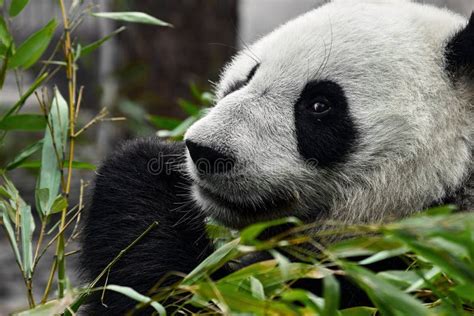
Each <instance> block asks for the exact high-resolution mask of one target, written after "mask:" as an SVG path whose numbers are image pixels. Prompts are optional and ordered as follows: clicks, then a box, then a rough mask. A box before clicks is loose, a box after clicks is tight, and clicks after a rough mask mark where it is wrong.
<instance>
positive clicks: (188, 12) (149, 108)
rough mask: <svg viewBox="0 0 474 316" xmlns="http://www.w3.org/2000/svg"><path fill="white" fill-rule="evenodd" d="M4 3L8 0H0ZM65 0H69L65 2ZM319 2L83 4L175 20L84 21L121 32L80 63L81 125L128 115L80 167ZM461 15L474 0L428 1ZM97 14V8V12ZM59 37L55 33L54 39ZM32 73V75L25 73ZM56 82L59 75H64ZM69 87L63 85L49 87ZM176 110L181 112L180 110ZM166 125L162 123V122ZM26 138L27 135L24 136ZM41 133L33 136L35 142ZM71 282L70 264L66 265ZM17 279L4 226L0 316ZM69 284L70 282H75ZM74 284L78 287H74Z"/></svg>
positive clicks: (93, 144) (83, 153) (152, 129)
mask: <svg viewBox="0 0 474 316" xmlns="http://www.w3.org/2000/svg"><path fill="white" fill-rule="evenodd" d="M7 2H8V1H7ZM67 2H70V1H67ZM324 2H326V1H322V0H320V1H317V0H141V1H133V0H98V1H87V0H86V1H83V4H82V5H83V6H84V7H85V8H87V7H88V6H89V7H90V8H91V9H94V8H95V6H97V7H98V10H99V11H142V12H146V13H148V14H150V15H152V16H155V17H157V18H160V19H162V20H164V21H167V22H169V23H171V24H173V26H174V27H173V28H158V27H155V26H149V25H140V24H127V23H122V22H120V23H117V22H114V21H112V20H108V19H97V18H94V17H91V16H90V15H87V14H86V15H84V17H83V22H82V24H81V25H80V27H79V28H78V29H77V32H76V35H77V36H78V38H80V41H83V42H84V43H89V42H93V41H95V40H98V39H100V38H102V37H104V36H106V35H107V34H110V33H112V32H113V31H114V30H116V29H117V28H118V27H120V26H121V25H125V26H126V28H127V29H126V30H125V31H123V32H121V33H120V34H119V35H118V36H116V37H114V38H112V39H111V40H109V41H108V42H107V43H105V44H104V45H103V46H102V47H101V48H100V49H99V50H97V51H95V52H93V53H92V54H90V55H89V56H86V57H85V58H83V59H81V62H80V64H79V67H80V68H79V72H78V82H79V84H80V85H85V88H84V95H83V100H84V101H83V103H82V106H81V120H83V122H84V123H86V122H88V121H89V120H90V119H91V118H93V117H94V115H96V114H97V113H98V112H99V111H100V109H102V108H103V107H107V108H108V109H109V111H110V112H111V115H112V116H115V117H125V118H126V119H127V120H125V121H118V122H102V123H100V124H97V125H95V126H93V127H92V128H90V129H88V130H87V132H86V133H85V135H84V136H83V137H81V138H80V140H79V144H78V145H79V148H80V149H78V150H77V153H78V155H79V159H80V160H81V161H86V162H90V163H92V164H98V163H99V162H100V160H101V159H102V158H103V157H104V156H105V155H106V154H107V153H108V152H109V151H110V150H111V149H112V148H113V147H114V146H115V145H116V144H117V142H119V141H120V140H123V139H126V138H131V137H136V136H143V135H152V134H154V133H156V131H157V129H159V127H160V124H161V125H163V124H164V123H163V122H161V123H160V122H158V121H157V120H156V119H155V120H154V119H153V118H157V117H158V118H159V117H166V118H176V119H183V118H186V117H187V116H189V113H187V111H186V104H187V102H188V103H189V102H191V101H189V100H195V99H196V94H199V93H201V92H204V91H209V90H211V87H212V83H213V82H216V81H217V80H218V76H219V71H220V69H221V67H222V66H223V65H224V64H225V63H226V62H227V61H229V59H230V58H231V56H232V55H233V54H234V53H235V52H236V51H237V50H238V49H239V48H241V47H243V46H245V45H246V44H248V43H252V42H253V41H254V40H256V39H258V38H259V37H261V36H263V35H265V34H266V33H267V32H269V31H271V30H272V29H273V28H275V27H276V26H278V25H279V24H281V23H283V22H285V21H287V20H289V19H291V18H293V17H295V16H297V15H299V14H301V13H303V12H306V11H308V10H311V9H312V8H315V7H317V6H319V5H321V4H323V3H324ZM420 2H424V3H433V4H435V5H437V6H440V7H448V8H449V9H451V10H454V11H456V12H458V13H460V14H463V15H465V16H468V15H469V14H470V13H471V12H472V11H473V10H474V1H473V0H430V1H429V0H425V1H420ZM95 11H97V10H95ZM51 12H55V14H56V15H57V16H58V19H59V20H60V12H59V8H58V5H57V1H53V0H35V1H30V3H29V5H28V6H27V7H26V9H25V10H24V11H23V12H21V14H20V15H19V16H18V17H16V18H15V23H13V24H12V26H13V29H12V32H13V34H14V35H15V38H16V39H19V40H20V41H21V40H22V39H25V38H27V37H28V36H29V35H30V34H31V33H33V32H34V31H35V30H37V29H38V28H39V27H40V26H42V25H44V24H45V23H47V22H48V20H49V18H50V17H51ZM57 36H59V33H58V35H57ZM35 71H36V72H37V71H38V69H34V68H33V69H32V73H35ZM57 78H62V77H61V76H59V77H57ZM33 79H34V77H33V74H32V75H31V76H29V75H28V73H26V74H25V75H24V76H23V79H22V82H17V80H16V79H15V77H14V76H8V77H7V78H6V82H5V85H4V87H3V89H2V90H1V91H0V112H4V111H5V110H6V109H7V108H8V107H10V106H11V104H12V103H14V102H16V100H17V99H18V86H19V85H20V86H22V87H24V88H27V87H29V86H30V85H31V83H32V81H33ZM49 84H50V85H52V84H56V85H58V86H59V88H60V90H63V91H65V90H66V82H65V81H61V80H59V79H57V80H56V81H53V82H50V83H49ZM180 105H181V106H180ZM24 109H25V111H26V112H28V111H29V112H34V111H36V112H37V111H38V105H37V102H36V99H35V98H29V99H28V101H27V103H26V105H25V108H24ZM164 125H166V124H164ZM28 137H31V136H30V134H29V135H28ZM41 137H42V135H41V134H40V135H38V136H37V138H38V139H40V138H41ZM25 143H26V141H25V134H21V133H18V134H15V137H9V138H8V139H6V144H5V145H4V147H3V148H1V150H0V161H1V162H2V163H3V162H5V161H8V159H10V158H11V157H10V155H9V154H10V153H11V152H17V151H18V149H19V148H22V147H24V145H25ZM35 172H36V171H35V170H32V169H29V168H27V167H25V168H19V169H16V170H15V171H14V172H12V173H11V174H10V177H11V178H12V180H13V182H14V183H15V184H16V186H17V187H18V189H19V190H20V192H21V193H22V196H23V197H24V199H25V200H26V201H27V202H29V203H33V204H34V190H35V187H34V183H35V182H34V181H32V180H31V179H34V178H35V177H36V173H35ZM78 172H79V173H80V176H78V177H76V178H75V179H76V180H75V181H76V182H75V183H74V186H73V190H72V194H73V196H74V195H77V194H78V187H79V181H80V179H82V180H84V181H88V180H89V179H90V178H91V177H92V176H93V172H90V171H78ZM50 264H51V262H48V260H45V261H44V262H43V264H42V266H40V267H39V268H40V269H43V270H44V273H42V272H41V271H40V272H39V273H36V276H37V278H38V280H37V281H35V282H38V283H37V284H38V286H40V287H42V286H44V283H45V282H46V279H47V273H48V269H49V267H50ZM69 268H70V273H69V276H70V277H71V278H72V279H74V267H69ZM21 282H22V281H21V275H20V273H19V272H18V269H17V267H16V265H15V261H14V257H13V255H12V252H11V250H10V246H9V244H8V241H7V239H6V238H5V235H4V232H3V230H2V231H1V232H0V316H2V315H7V314H8V313H9V312H11V311H14V310H17V309H19V308H22V307H25V306H26V305H27V302H26V300H25V295H24V289H23V288H22V287H21V286H20V285H21ZM73 282H74V281H73ZM74 283H75V282H74Z"/></svg>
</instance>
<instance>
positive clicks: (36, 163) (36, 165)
mask: <svg viewBox="0 0 474 316" xmlns="http://www.w3.org/2000/svg"><path fill="white" fill-rule="evenodd" d="M68 167H69V160H63V168H68ZM16 168H23V169H40V168H41V161H40V160H32V161H24V162H22V163H20V164H19V165H18V166H16ZM72 169H77V170H90V171H94V170H96V169H97V167H96V166H95V165H93V164H91V163H88V162H83V161H75V160H74V161H73V162H72Z"/></svg>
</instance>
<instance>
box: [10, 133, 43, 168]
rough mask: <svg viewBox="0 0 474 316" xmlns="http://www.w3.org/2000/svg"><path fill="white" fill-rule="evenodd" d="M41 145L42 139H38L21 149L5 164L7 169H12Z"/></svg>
mask: <svg viewBox="0 0 474 316" xmlns="http://www.w3.org/2000/svg"><path fill="white" fill-rule="evenodd" d="M42 147H43V140H40V141H38V142H36V143H34V144H31V145H30V146H28V147H26V148H25V149H23V150H22V151H21V152H20V153H19V154H18V155H16V157H15V158H13V159H12V160H11V161H10V162H9V163H8V164H7V166H6V169H7V170H13V169H15V168H16V167H18V166H19V165H20V164H21V163H23V162H24V161H25V160H26V159H28V158H29V157H31V156H32V155H33V154H35V153H36V152H38V151H39V150H40V149H41V148H42Z"/></svg>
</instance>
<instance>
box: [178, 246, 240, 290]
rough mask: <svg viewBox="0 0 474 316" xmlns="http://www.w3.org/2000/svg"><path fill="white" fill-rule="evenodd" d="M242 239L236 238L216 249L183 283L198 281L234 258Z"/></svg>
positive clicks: (189, 283) (188, 283)
mask: <svg viewBox="0 0 474 316" xmlns="http://www.w3.org/2000/svg"><path fill="white" fill-rule="evenodd" d="M239 242H240V240H239V239H235V240H233V241H231V242H229V243H227V244H225V245H224V246H222V247H220V248H219V249H217V250H216V251H214V252H213V253H212V254H211V255H210V256H209V257H207V258H206V259H204V261H203V262H201V263H200V264H199V265H198V266H197V267H196V268H194V270H193V271H191V272H190V273H189V274H188V275H187V276H186V277H185V278H184V279H183V281H182V283H181V284H182V285H191V284H194V283H196V282H197V281H198V280H200V279H201V278H202V277H204V276H205V275H210V274H211V273H212V272H214V271H215V270H216V269H218V268H220V267H221V266H222V265H223V264H225V263H226V262H227V261H229V260H230V259H232V258H233V257H234V256H235V255H236V253H237V252H238V251H237V246H238V245H239Z"/></svg>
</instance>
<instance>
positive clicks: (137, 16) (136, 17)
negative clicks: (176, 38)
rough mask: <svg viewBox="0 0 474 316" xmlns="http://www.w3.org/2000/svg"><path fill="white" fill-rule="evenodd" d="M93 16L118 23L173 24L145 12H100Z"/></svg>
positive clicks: (169, 25)
mask: <svg viewBox="0 0 474 316" xmlns="http://www.w3.org/2000/svg"><path fill="white" fill-rule="evenodd" d="M92 15H93V16H96V17H99V18H106V19H112V20H117V21H124V22H132V23H144V24H152V25H158V26H168V27H172V25H171V24H169V23H167V22H164V21H162V20H159V19H157V18H155V17H152V16H151V15H148V14H146V13H143V12H98V13H93V14H92Z"/></svg>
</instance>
